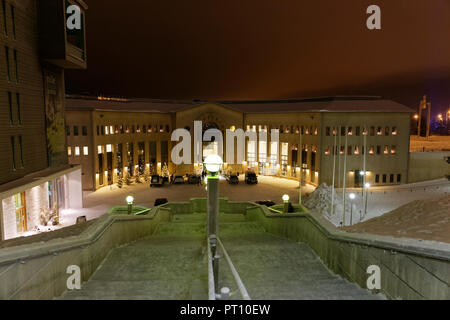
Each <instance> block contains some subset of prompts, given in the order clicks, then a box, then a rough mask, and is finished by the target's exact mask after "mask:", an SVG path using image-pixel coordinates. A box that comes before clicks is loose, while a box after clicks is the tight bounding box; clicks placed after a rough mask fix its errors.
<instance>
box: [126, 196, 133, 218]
mask: <svg viewBox="0 0 450 320" xmlns="http://www.w3.org/2000/svg"><path fill="white" fill-rule="evenodd" d="M125 200H126V201H127V204H128V214H131V212H133V201H134V198H133V196H128V197H126V199H125Z"/></svg>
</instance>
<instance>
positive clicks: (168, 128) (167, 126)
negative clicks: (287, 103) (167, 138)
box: [166, 125, 170, 133]
mask: <svg viewBox="0 0 450 320" xmlns="http://www.w3.org/2000/svg"><path fill="white" fill-rule="evenodd" d="M166 132H167V133H169V132H170V127H169V125H166Z"/></svg>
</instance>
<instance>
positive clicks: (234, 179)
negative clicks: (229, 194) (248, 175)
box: [226, 173, 239, 184]
mask: <svg viewBox="0 0 450 320" xmlns="http://www.w3.org/2000/svg"><path fill="white" fill-rule="evenodd" d="M226 179H227V181H228V183H229V184H239V176H238V175H237V174H236V173H231V174H228V175H226Z"/></svg>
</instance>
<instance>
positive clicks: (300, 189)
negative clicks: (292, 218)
mask: <svg viewBox="0 0 450 320" xmlns="http://www.w3.org/2000/svg"><path fill="white" fill-rule="evenodd" d="M299 134H300V142H299V145H298V150H299V152H300V163H299V165H298V166H299V168H300V172H299V174H298V176H299V177H298V204H299V205H301V204H302V173H303V147H302V126H300V128H299Z"/></svg>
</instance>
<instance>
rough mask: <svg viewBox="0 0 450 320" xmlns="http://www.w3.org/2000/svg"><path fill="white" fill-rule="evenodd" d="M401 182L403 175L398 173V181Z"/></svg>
mask: <svg viewBox="0 0 450 320" xmlns="http://www.w3.org/2000/svg"><path fill="white" fill-rule="evenodd" d="M400 182H402V175H401V174H398V175H397V183H400Z"/></svg>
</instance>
